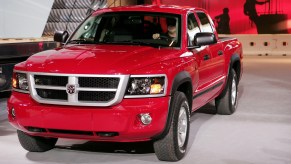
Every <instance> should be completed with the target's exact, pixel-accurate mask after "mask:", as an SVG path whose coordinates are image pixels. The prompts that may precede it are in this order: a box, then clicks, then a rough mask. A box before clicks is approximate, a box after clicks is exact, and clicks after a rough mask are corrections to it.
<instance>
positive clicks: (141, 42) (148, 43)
mask: <svg viewBox="0 0 291 164" xmlns="http://www.w3.org/2000/svg"><path fill="white" fill-rule="evenodd" d="M105 43H109V44H130V45H141V46H150V47H159V46H161V45H159V44H155V43H150V42H144V41H138V40H123V41H115V42H105Z"/></svg>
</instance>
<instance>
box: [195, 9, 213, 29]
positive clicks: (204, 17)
mask: <svg viewBox="0 0 291 164" xmlns="http://www.w3.org/2000/svg"><path fill="white" fill-rule="evenodd" d="M197 15H198V17H199V19H200V22H201V25H202V27H201V28H202V29H201V30H202V31H203V32H213V29H212V26H211V24H210V21H209V19H208V17H207V15H206V14H205V13H203V12H197Z"/></svg>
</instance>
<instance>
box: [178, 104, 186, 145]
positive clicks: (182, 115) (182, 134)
mask: <svg viewBox="0 0 291 164" xmlns="http://www.w3.org/2000/svg"><path fill="white" fill-rule="evenodd" d="M177 133H178V145H179V147H182V146H183V145H184V143H185V140H186V134H187V114H186V108H185V107H181V108H180V111H179V118H178V130H177Z"/></svg>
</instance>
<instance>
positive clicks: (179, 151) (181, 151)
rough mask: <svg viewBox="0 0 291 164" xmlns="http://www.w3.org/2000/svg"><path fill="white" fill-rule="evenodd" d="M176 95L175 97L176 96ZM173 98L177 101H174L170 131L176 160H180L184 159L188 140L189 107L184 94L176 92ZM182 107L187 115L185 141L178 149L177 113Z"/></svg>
mask: <svg viewBox="0 0 291 164" xmlns="http://www.w3.org/2000/svg"><path fill="white" fill-rule="evenodd" d="M176 95H177V96H176ZM175 96H176V97H175V98H177V101H175V102H176V103H177V104H176V105H174V108H175V109H173V110H174V116H173V121H172V126H173V127H172V130H173V141H174V147H175V154H176V156H177V158H178V159H181V158H183V157H184V155H185V153H186V149H187V145H188V139H189V130H190V114H189V105H188V102H187V98H186V96H185V94H184V93H182V92H178V93H177V94H175ZM181 107H184V108H185V109H186V115H187V134H186V139H185V142H184V145H183V146H182V147H181V148H180V147H179V144H178V121H179V112H180V108H181Z"/></svg>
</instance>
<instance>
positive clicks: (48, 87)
mask: <svg viewBox="0 0 291 164" xmlns="http://www.w3.org/2000/svg"><path fill="white" fill-rule="evenodd" d="M34 88H37V89H54V90H66V89H67V88H66V87H59V86H50V85H34Z"/></svg>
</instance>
